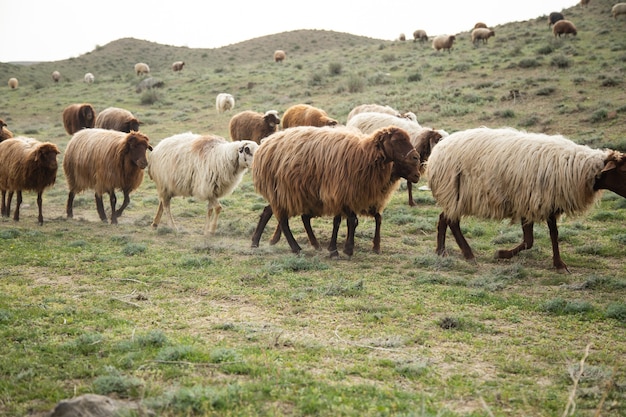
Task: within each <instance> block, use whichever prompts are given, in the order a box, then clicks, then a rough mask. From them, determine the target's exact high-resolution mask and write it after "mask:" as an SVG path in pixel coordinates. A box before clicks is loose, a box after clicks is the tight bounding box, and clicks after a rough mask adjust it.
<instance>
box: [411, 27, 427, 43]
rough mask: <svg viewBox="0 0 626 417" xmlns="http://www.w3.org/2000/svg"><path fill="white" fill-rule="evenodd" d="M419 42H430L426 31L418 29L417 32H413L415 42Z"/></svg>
mask: <svg viewBox="0 0 626 417" xmlns="http://www.w3.org/2000/svg"><path fill="white" fill-rule="evenodd" d="M418 40H419V41H420V42H426V41H427V40H428V35H427V34H426V31H425V30H423V29H417V30H416V31H415V32H413V42H416V41H418Z"/></svg>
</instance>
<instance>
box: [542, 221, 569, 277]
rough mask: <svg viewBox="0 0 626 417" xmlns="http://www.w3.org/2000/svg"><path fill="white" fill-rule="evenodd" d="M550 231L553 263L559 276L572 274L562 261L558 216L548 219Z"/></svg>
mask: <svg viewBox="0 0 626 417" xmlns="http://www.w3.org/2000/svg"><path fill="white" fill-rule="evenodd" d="M547 222H548V229H549V230H550V240H551V241H552V263H553V264H554V267H555V268H556V270H557V272H558V273H559V274H565V273H568V274H569V273H570V272H569V269H567V265H565V262H563V259H561V253H560V252H559V229H558V228H557V227H556V216H555V215H554V214H552V215H551V216H550V217H548V220H547Z"/></svg>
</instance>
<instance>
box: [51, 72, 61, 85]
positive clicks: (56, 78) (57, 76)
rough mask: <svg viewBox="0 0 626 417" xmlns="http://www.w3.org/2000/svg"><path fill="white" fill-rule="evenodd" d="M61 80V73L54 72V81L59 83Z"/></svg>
mask: <svg viewBox="0 0 626 417" xmlns="http://www.w3.org/2000/svg"><path fill="white" fill-rule="evenodd" d="M60 79H61V73H60V72H59V71H52V81H54V82H55V83H58V82H59V80H60Z"/></svg>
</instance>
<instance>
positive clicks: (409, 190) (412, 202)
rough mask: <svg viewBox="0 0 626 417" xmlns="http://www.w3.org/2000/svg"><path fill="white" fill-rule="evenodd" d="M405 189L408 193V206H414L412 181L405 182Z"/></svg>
mask: <svg viewBox="0 0 626 417" xmlns="http://www.w3.org/2000/svg"><path fill="white" fill-rule="evenodd" d="M406 190H407V193H408V194H409V206H411V207H415V200H413V183H412V182H411V181H407V182H406Z"/></svg>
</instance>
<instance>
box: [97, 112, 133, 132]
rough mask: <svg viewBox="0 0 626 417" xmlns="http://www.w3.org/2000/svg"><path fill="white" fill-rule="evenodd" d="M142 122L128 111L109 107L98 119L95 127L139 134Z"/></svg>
mask: <svg viewBox="0 0 626 417" xmlns="http://www.w3.org/2000/svg"><path fill="white" fill-rule="evenodd" d="M140 124H141V122H140V121H139V120H137V118H136V117H135V116H134V115H133V114H132V113H131V112H129V111H128V110H126V109H121V108H119V107H107V108H106V109H104V110H102V111H101V112H100V113H99V114H98V117H96V124H95V127H97V128H100V129H111V130H118V131H120V132H126V133H130V132H131V131H135V132H138V131H139V125H140Z"/></svg>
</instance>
